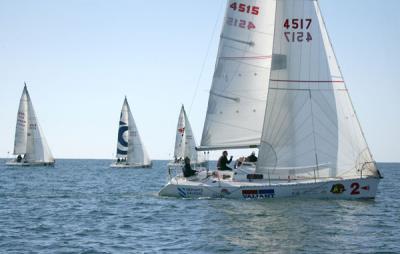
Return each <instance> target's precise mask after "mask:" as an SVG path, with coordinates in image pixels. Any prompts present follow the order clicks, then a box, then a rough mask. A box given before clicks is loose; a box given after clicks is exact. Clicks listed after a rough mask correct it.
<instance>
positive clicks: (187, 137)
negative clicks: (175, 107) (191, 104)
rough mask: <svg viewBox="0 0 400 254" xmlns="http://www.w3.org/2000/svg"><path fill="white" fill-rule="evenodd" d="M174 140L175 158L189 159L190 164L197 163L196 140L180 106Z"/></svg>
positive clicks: (183, 109)
mask: <svg viewBox="0 0 400 254" xmlns="http://www.w3.org/2000/svg"><path fill="white" fill-rule="evenodd" d="M176 129H177V130H176V138H175V150H174V157H175V158H186V157H189V158H190V160H191V161H192V162H198V161H199V160H198V154H197V153H198V152H197V151H196V140H195V138H194V135H193V131H192V127H191V126H190V123H189V119H188V117H187V115H186V111H185V108H184V107H183V105H182V108H181V112H180V114H179V119H178V125H177V127H176Z"/></svg>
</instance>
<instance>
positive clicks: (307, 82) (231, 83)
mask: <svg viewBox="0 0 400 254" xmlns="http://www.w3.org/2000/svg"><path fill="white" fill-rule="evenodd" d="M254 147H258V148H259V153H258V154H259V158H258V161H257V164H256V167H255V168H254V167H247V166H246V165H243V166H241V167H239V168H238V169H235V170H234V171H219V170H216V171H212V172H209V171H208V170H206V171H200V172H198V173H197V175H195V176H191V177H183V176H181V175H178V176H175V177H173V178H171V180H170V181H169V182H168V183H167V185H166V186H165V187H164V188H163V189H161V191H160V192H159V195H161V196H172V197H185V198H199V197H226V198H243V199H268V198H280V197H312V198H336V199H360V198H374V197H375V195H376V191H377V187H378V183H379V181H380V179H381V175H380V173H379V170H378V169H377V167H376V163H375V161H374V160H373V157H372V154H371V152H370V150H369V147H368V145H367V143H366V140H365V137H364V134H363V132H362V130H361V126H360V123H359V121H358V118H357V116H356V113H355V111H354V108H353V105H352V103H351V100H350V97H349V94H348V91H347V88H346V85H345V82H344V79H343V76H342V73H341V71H340V68H339V65H338V63H337V60H336V56H335V54H334V51H333V48H332V46H331V42H330V40H329V37H328V33H327V31H326V28H325V24H324V22H323V18H322V15H321V12H320V8H319V5H318V1H309V0H280V1H275V0H264V1H250V0H242V1H241V2H240V3H238V2H237V1H234V0H230V1H228V5H227V11H226V17H225V24H224V27H223V30H222V34H221V41H220V46H219V51H218V58H217V63H216V68H215V73H214V78H213V83H212V87H211V91H210V96H209V102H208V109H207V116H206V120H205V123H204V129H203V136H202V140H201V147H199V149H198V150H204V151H207V150H228V149H239V148H254Z"/></svg>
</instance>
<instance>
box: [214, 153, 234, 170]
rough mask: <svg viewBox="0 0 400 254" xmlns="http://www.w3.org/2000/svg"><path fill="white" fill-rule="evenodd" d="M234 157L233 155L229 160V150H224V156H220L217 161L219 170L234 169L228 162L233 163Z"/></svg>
mask: <svg viewBox="0 0 400 254" xmlns="http://www.w3.org/2000/svg"><path fill="white" fill-rule="evenodd" d="M232 159H233V156H231V158H230V159H229V160H228V152H227V151H223V152H222V156H221V157H219V159H218V162H217V168H218V170H222V171H223V170H232V169H231V168H230V167H228V166H227V164H229V163H231V162H232Z"/></svg>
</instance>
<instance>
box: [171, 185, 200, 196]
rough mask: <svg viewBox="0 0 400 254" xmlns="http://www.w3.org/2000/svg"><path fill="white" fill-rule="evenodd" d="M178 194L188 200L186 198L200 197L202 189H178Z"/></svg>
mask: <svg viewBox="0 0 400 254" xmlns="http://www.w3.org/2000/svg"><path fill="white" fill-rule="evenodd" d="M177 189H178V193H179V195H180V196H181V197H182V198H188V197H201V196H202V195H203V189H198V188H185V187H179V188H177Z"/></svg>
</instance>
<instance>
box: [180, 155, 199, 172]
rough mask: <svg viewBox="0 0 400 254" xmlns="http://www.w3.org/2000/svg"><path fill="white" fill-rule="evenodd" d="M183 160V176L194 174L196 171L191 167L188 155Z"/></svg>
mask: <svg viewBox="0 0 400 254" xmlns="http://www.w3.org/2000/svg"><path fill="white" fill-rule="evenodd" d="M184 162H185V165H184V166H183V168H182V171H183V176H184V177H191V176H194V175H196V174H197V171H196V170H193V169H192V166H191V165H190V159H189V157H185V160H184Z"/></svg>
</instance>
